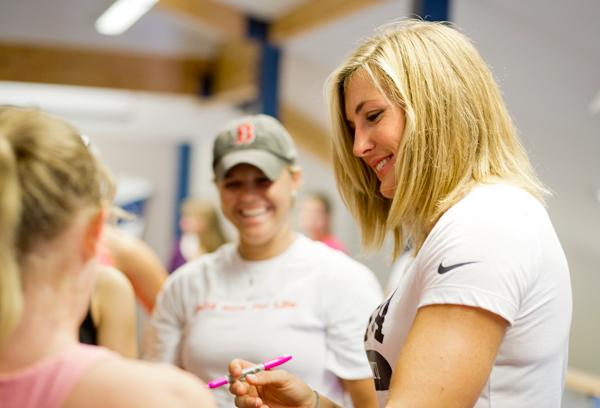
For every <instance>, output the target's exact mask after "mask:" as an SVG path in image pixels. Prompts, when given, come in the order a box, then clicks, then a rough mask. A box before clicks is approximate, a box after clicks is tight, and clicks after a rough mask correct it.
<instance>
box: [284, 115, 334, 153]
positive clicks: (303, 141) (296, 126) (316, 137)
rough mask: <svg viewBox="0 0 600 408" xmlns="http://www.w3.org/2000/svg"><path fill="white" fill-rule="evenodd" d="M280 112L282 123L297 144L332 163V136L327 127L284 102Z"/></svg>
mask: <svg viewBox="0 0 600 408" xmlns="http://www.w3.org/2000/svg"><path fill="white" fill-rule="evenodd" d="M280 112H281V115H280V116H281V118H280V119H281V123H283V125H284V126H285V127H286V129H287V130H288V132H290V135H291V136H292V138H293V139H294V141H295V142H296V145H297V146H298V147H299V148H301V149H302V150H304V151H306V152H307V153H310V154H312V155H313V156H315V157H318V158H319V159H321V160H322V161H323V162H324V163H325V164H327V165H331V136H330V135H329V133H328V132H327V129H325V128H323V127H322V126H321V125H319V124H317V123H315V121H314V119H311V118H309V117H307V116H306V115H305V114H303V113H302V112H300V111H299V110H298V109H296V108H294V107H293V106H291V105H288V104H284V105H283V107H282V108H281V110H280Z"/></svg>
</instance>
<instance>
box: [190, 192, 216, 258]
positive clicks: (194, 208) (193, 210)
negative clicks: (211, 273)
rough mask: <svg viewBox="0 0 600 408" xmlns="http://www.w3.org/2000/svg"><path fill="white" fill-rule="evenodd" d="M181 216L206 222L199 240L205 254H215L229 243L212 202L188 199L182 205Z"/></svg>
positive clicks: (194, 198)
mask: <svg viewBox="0 0 600 408" xmlns="http://www.w3.org/2000/svg"><path fill="white" fill-rule="evenodd" d="M181 214H182V215H184V216H189V217H194V218H201V219H203V220H204V222H205V225H204V228H203V229H202V231H200V233H199V235H198V238H199V241H200V245H201V246H202V248H201V249H202V250H204V251H205V252H213V251H214V250H216V249H217V248H219V247H220V246H221V245H223V244H224V243H225V242H227V239H226V238H225V234H224V232H223V229H222V228H221V222H220V221H219V216H218V213H217V209H216V207H215V206H214V205H213V204H212V203H211V202H210V201H208V200H203V199H201V198H196V197H190V198H187V199H186V200H185V201H184V202H183V203H182V204H181Z"/></svg>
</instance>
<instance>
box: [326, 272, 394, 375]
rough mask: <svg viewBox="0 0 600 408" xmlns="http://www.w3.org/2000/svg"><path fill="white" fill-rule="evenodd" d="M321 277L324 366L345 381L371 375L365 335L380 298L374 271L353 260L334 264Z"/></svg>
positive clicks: (380, 293)
mask: <svg viewBox="0 0 600 408" xmlns="http://www.w3.org/2000/svg"><path fill="white" fill-rule="evenodd" d="M336 267H337V268H339V270H338V271H335V272H337V273H331V274H329V276H328V278H329V279H327V280H324V281H325V282H326V283H325V285H326V286H325V287H324V292H323V297H324V300H325V302H324V305H325V315H326V318H325V319H326V331H327V333H326V342H327V360H326V368H327V369H328V370H330V371H331V372H333V373H334V374H335V375H336V376H337V377H339V378H342V379H346V380H358V379H365V378H371V377H372V376H373V373H372V372H371V368H370V366H369V362H368V360H367V356H366V353H365V350H364V344H363V339H364V334H365V329H366V327H367V323H368V320H369V316H370V315H371V312H372V311H373V310H374V309H375V307H377V305H378V304H379V303H380V302H381V299H382V297H383V295H382V292H381V286H380V285H379V282H378V281H377V280H376V279H375V276H374V275H373V273H372V272H371V271H370V270H368V269H367V268H366V267H364V266H362V265H360V264H358V263H357V262H355V261H351V262H348V263H347V264H343V265H339V266H336Z"/></svg>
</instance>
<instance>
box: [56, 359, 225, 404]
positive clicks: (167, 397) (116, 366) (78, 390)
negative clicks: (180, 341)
mask: <svg viewBox="0 0 600 408" xmlns="http://www.w3.org/2000/svg"><path fill="white" fill-rule="evenodd" d="M107 406H110V407H148V408H154V407H156V408H158V407H175V408H176V407H206V408H213V407H216V405H215V403H214V401H213V398H212V396H211V395H210V392H209V390H208V388H207V387H206V384H204V383H203V382H202V381H201V380H200V379H198V378H197V377H195V376H193V375H192V374H190V373H186V372H185V371H183V370H180V369H178V368H175V367H172V366H169V365H166V364H156V363H148V362H143V361H135V360H127V359H122V358H113V359H108V360H106V361H102V362H101V363H98V364H97V365H96V366H95V367H94V368H92V369H91V370H90V371H89V372H88V373H87V374H86V375H85V376H84V377H83V378H82V379H81V381H80V382H79V383H78V384H77V385H76V386H75V388H74V389H73V391H72V392H71V394H70V395H69V397H68V399H67V401H66V403H65V405H64V408H74V407H81V408H99V407H107Z"/></svg>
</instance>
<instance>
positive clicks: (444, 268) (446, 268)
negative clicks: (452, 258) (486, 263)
mask: <svg viewBox="0 0 600 408" xmlns="http://www.w3.org/2000/svg"><path fill="white" fill-rule="evenodd" d="M474 263H478V261H471V262H462V263H457V264H454V265H449V266H444V265H442V263H441V262H440V266H438V273H439V274H440V275H443V274H445V273H447V272H450V271H451V270H452V269H456V268H459V267H461V266H465V265H469V264H474Z"/></svg>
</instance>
